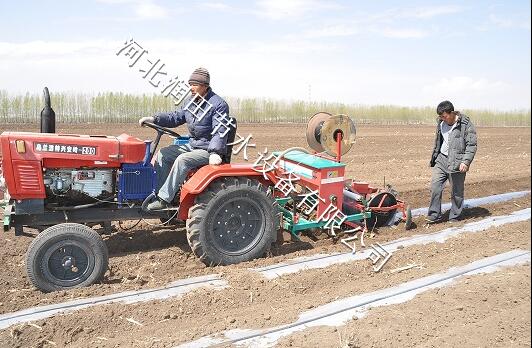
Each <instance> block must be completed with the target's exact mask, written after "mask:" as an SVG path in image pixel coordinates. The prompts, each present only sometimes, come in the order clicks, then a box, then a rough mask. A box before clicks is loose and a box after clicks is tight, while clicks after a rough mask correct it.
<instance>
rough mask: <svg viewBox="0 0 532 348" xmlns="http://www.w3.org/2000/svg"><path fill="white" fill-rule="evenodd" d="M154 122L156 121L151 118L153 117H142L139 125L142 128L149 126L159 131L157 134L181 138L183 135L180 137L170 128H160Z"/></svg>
mask: <svg viewBox="0 0 532 348" xmlns="http://www.w3.org/2000/svg"><path fill="white" fill-rule="evenodd" d="M153 121H154V118H153V117H151V116H148V117H142V118H141V119H140V120H139V124H140V125H141V127H144V126H147V127H150V128H153V129H155V130H156V131H157V133H162V134H167V135H169V136H172V137H176V138H181V135H179V133H176V132H174V131H173V130H171V129H169V128H166V127H162V126H159V125H157V124H155V123H153Z"/></svg>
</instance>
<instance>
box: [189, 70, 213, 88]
mask: <svg viewBox="0 0 532 348" xmlns="http://www.w3.org/2000/svg"><path fill="white" fill-rule="evenodd" d="M210 82H211V75H210V74H209V71H208V70H207V69H205V68H197V69H196V70H194V72H193V73H192V75H190V78H189V79H188V83H197V84H200V85H207V86H208V85H209V84H210Z"/></svg>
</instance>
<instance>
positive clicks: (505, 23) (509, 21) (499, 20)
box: [489, 14, 530, 30]
mask: <svg viewBox="0 0 532 348" xmlns="http://www.w3.org/2000/svg"><path fill="white" fill-rule="evenodd" d="M489 20H490V23H491V24H492V25H495V26H497V27H499V28H521V29H526V30H530V16H528V15H527V17H526V18H523V17H521V16H506V17H503V16H501V15H495V14H490V15H489Z"/></svg>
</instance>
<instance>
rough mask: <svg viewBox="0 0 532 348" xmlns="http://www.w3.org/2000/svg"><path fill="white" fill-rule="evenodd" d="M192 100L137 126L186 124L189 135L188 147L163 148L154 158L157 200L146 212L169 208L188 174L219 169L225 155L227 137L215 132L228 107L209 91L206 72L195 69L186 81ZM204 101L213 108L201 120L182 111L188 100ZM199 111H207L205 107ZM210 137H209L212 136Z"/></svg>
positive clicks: (149, 117) (142, 121)
mask: <svg viewBox="0 0 532 348" xmlns="http://www.w3.org/2000/svg"><path fill="white" fill-rule="evenodd" d="M188 83H189V85H190V88H191V92H192V93H191V96H190V97H189V99H188V100H185V101H184V102H183V103H181V107H180V108H178V109H177V110H175V111H173V112H169V113H158V114H156V115H155V116H148V117H142V118H141V119H140V120H139V125H140V126H143V123H144V122H152V123H155V124H156V125H159V126H162V127H177V126H180V125H182V124H184V123H186V124H187V126H188V130H189V132H190V143H189V144H187V145H170V146H168V147H165V148H162V149H161V150H160V151H159V152H158V154H157V156H156V158H155V163H154V166H155V170H156V172H157V190H158V193H157V199H156V200H155V201H153V202H151V203H150V204H148V207H147V208H148V210H162V209H166V208H168V207H170V206H171V203H172V201H173V200H174V198H175V197H176V194H177V193H178V192H179V191H180V188H181V185H182V184H183V183H184V182H185V179H186V178H187V175H188V173H189V172H190V171H191V170H193V169H196V168H199V167H202V166H204V165H206V164H211V165H219V164H221V163H222V156H224V155H225V153H226V145H227V134H226V135H224V136H223V137H222V136H221V135H220V133H219V132H217V131H216V129H217V128H216V126H217V124H218V120H217V118H216V117H215V115H216V112H217V111H218V112H219V113H220V114H222V115H229V106H228V105H227V103H226V102H225V100H223V99H222V98H221V97H220V96H218V95H217V94H216V93H214V92H213V91H212V89H211V87H210V74H209V71H207V69H205V68H197V69H196V70H194V72H193V73H192V75H190V78H189V81H188ZM198 96H201V97H203V98H204V99H205V100H206V101H208V102H209V103H210V104H211V105H212V107H211V108H210V109H209V110H208V111H207V112H206V113H205V115H204V116H203V117H201V118H198V117H196V116H197V115H194V114H192V113H191V112H190V111H188V110H184V108H183V105H187V103H188V102H189V101H190V98H199V97H198ZM204 104H205V105H204V106H203V105H202V108H204V109H207V108H208V105H207V103H204ZM211 133H212V134H211Z"/></svg>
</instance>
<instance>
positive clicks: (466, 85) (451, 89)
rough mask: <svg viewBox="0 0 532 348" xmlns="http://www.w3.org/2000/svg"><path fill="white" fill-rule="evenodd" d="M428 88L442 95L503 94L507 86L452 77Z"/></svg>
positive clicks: (467, 77)
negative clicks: (464, 93) (469, 93)
mask: <svg viewBox="0 0 532 348" xmlns="http://www.w3.org/2000/svg"><path fill="white" fill-rule="evenodd" d="M428 88H429V89H430V88H432V89H434V90H438V91H441V92H443V93H463V92H466V93H467V92H486V91H489V92H503V91H504V89H505V88H508V84H506V83H504V82H503V81H490V80H488V79H486V78H480V79H474V78H472V77H469V76H453V77H451V78H446V77H445V78H442V79H440V80H439V81H438V82H437V83H436V84H434V85H432V86H429V87H428Z"/></svg>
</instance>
